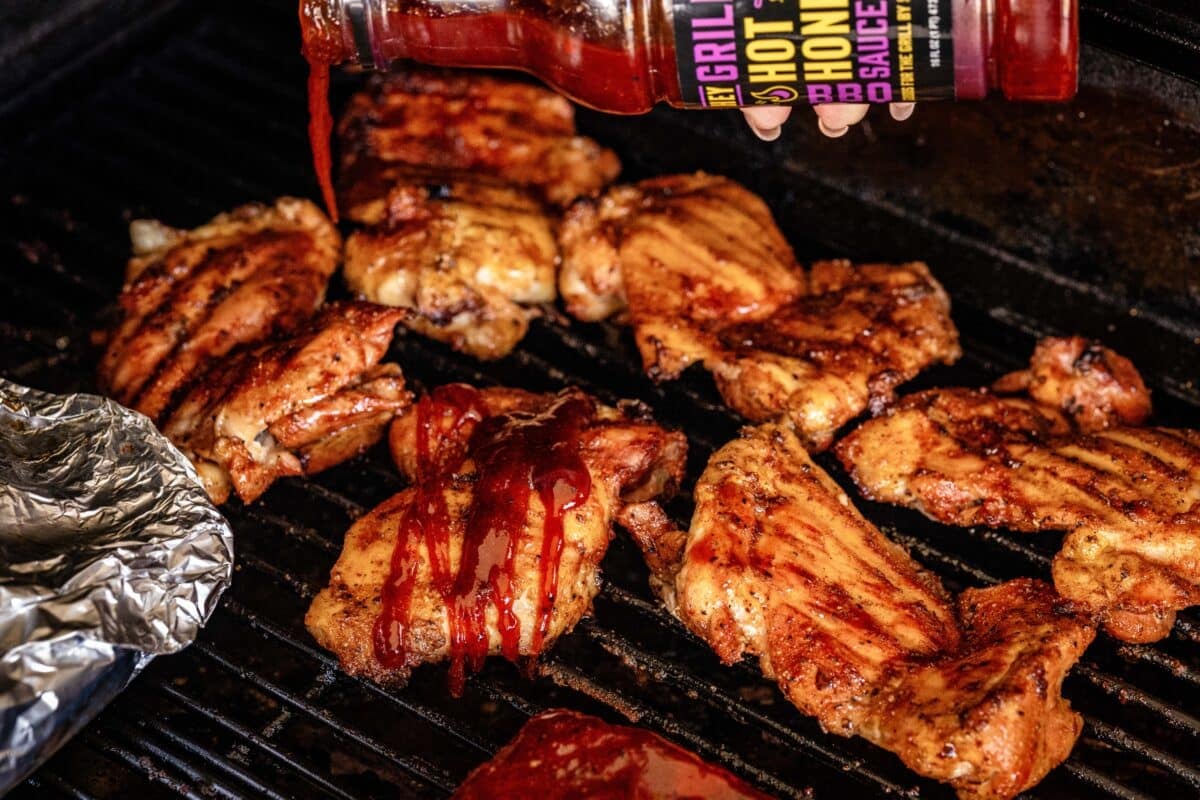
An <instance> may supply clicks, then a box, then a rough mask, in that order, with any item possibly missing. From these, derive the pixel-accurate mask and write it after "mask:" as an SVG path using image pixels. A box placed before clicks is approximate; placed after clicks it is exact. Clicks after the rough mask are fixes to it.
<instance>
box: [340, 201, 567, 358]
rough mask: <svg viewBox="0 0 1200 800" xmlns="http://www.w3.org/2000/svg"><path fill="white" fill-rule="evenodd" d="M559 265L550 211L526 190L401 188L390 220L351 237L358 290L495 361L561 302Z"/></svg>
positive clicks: (423, 329)
mask: <svg viewBox="0 0 1200 800" xmlns="http://www.w3.org/2000/svg"><path fill="white" fill-rule="evenodd" d="M557 261H558V246H557V244H556V242H555V241H554V233H553V231H552V229H551V222H550V218H549V216H547V214H546V212H545V210H544V209H543V208H542V206H541V204H540V203H538V202H536V201H534V200H532V199H531V198H530V197H529V196H528V195H527V194H525V193H523V192H522V191H520V190H517V189H512V188H509V187H504V186H480V185H472V184H455V185H451V186H445V187H441V188H440V189H438V190H436V191H433V190H430V189H426V188H424V187H400V188H397V189H395V190H393V192H392V193H391V194H390V195H389V200H388V206H387V209H386V217H385V218H383V219H381V220H380V221H379V222H378V223H377V224H375V225H373V226H371V227H369V228H366V229H364V230H360V231H357V232H355V233H353V234H351V235H350V238H349V239H348V240H347V242H346V266H345V275H346V282H347V284H348V285H349V287H350V289H351V290H352V291H353V292H355V293H356V294H358V295H360V296H362V297H366V298H368V299H370V300H373V301H375V302H379V303H385V304H387V305H392V306H400V307H402V308H406V309H410V310H412V311H413V312H414V313H412V314H411V315H410V316H409V317H407V318H406V320H405V325H407V326H408V327H409V328H411V329H413V330H415V331H417V332H418V333H421V334H423V335H425V336H428V337H430V338H431V339H437V340H439V341H443V342H447V343H448V344H450V345H451V346H453V347H454V348H455V349H456V350H461V351H463V352H466V353H470V354H471V355H474V356H476V357H478V358H483V359H490V358H499V357H501V356H504V355H506V354H507V353H509V352H510V351H511V350H512V349H513V348H514V347H515V346H516V345H517V343H518V342H519V341H521V339H522V338H524V336H525V332H526V330H527V329H528V327H529V322H530V320H531V319H533V318H534V317H536V316H538V314H539V313H540V311H539V309H538V304H542V303H552V302H553V301H554V298H555V267H556V265H557Z"/></svg>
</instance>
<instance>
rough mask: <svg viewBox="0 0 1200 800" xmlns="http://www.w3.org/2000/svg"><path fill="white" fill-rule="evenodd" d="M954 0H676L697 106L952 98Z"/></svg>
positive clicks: (680, 58)
mask: <svg viewBox="0 0 1200 800" xmlns="http://www.w3.org/2000/svg"><path fill="white" fill-rule="evenodd" d="M951 2H952V0H674V17H675V53H676V61H677V63H678V65H679V84H680V87H681V88H682V90H683V100H684V102H685V103H687V104H688V105H692V106H697V107H701V108H735V107H738V106H756V105H781V104H782V105H790V104H793V103H810V104H817V103H890V102H912V101H916V100H933V99H942V98H953V97H954V38H953V36H952V31H953V27H952V25H951V20H950V5H951Z"/></svg>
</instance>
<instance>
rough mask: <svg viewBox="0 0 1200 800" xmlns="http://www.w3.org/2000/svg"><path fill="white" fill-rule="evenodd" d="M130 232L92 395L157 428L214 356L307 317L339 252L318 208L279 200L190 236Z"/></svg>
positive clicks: (156, 226)
mask: <svg viewBox="0 0 1200 800" xmlns="http://www.w3.org/2000/svg"><path fill="white" fill-rule="evenodd" d="M130 232H131V234H132V238H133V246H134V257H133V258H132V259H131V260H130V262H129V267H128V270H127V273H126V282H125V288H124V289H123V291H122V292H121V297H120V305H121V310H122V311H123V312H124V318H123V319H122V321H121V322H120V324H119V325H118V326H117V328H116V330H115V331H114V332H113V333H112V336H111V338H110V339H109V342H108V349H107V351H106V352H105V353H104V356H103V358H102V360H101V362H100V387H101V389H102V391H104V392H105V393H106V394H108V395H109V396H111V397H113V398H114V399H116V400H117V401H119V402H121V403H124V404H125V405H127V406H130V407H132V408H135V409H137V410H138V411H141V412H142V413H144V414H146V415H147V416H149V417H150V418H151V419H153V420H155V421H156V422H157V421H161V420H162V418H163V415H164V414H165V413H166V412H168V411H169V410H170V409H171V407H172V405H173V403H174V402H175V401H176V400H177V399H178V395H179V393H180V392H181V390H183V389H184V388H185V387H186V386H187V385H188V383H190V382H191V381H192V380H193V379H195V378H196V377H197V376H198V375H199V374H200V373H202V372H203V371H204V370H205V369H206V368H207V367H208V366H210V365H211V364H213V363H214V362H216V361H217V360H219V359H220V358H221V357H222V356H224V355H226V354H228V353H230V352H231V351H232V350H234V348H236V347H239V346H242V345H247V344H251V343H257V342H260V341H264V340H266V339H268V338H270V337H272V336H276V335H279V334H282V333H286V332H288V331H291V330H294V329H295V328H296V327H297V326H298V325H300V324H301V323H303V322H304V320H306V319H307V318H308V317H310V316H311V315H312V314H313V312H314V311H315V310H316V308H317V306H318V305H320V303H321V300H322V298H324V296H325V285H326V283H327V282H328V281H329V277H330V275H332V274H333V271H334V269H336V268H337V263H338V258H339V255H340V251H341V245H342V242H341V237H340V236H339V235H338V232H337V229H336V228H334V227H333V225H332V224H330V222H329V220H328V219H327V218H326V217H325V215H324V214H323V213H322V212H321V211H320V209H318V208H317V207H316V206H315V205H313V204H312V203H310V202H308V201H307V200H297V199H294V198H286V197H285V198H281V199H280V200H278V201H276V202H275V205H273V206H261V205H247V206H242V207H241V208H238V209H236V210H234V211H231V212H229V213H226V214H221V215H219V216H217V217H215V218H214V219H213V220H212V221H211V222H209V223H207V224H205V225H202V226H200V227H199V228H196V229H195V230H191V231H181V230H176V229H174V228H169V227H167V226H165V225H162V224H161V223H158V222H152V221H146V220H138V221H136V222H134V223H133V224H132V225H131V226H130Z"/></svg>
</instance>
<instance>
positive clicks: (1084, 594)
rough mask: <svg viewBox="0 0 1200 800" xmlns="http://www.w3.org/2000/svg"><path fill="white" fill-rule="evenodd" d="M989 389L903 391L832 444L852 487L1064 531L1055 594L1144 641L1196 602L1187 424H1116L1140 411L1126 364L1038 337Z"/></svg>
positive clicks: (1199, 584) (1195, 522)
mask: <svg viewBox="0 0 1200 800" xmlns="http://www.w3.org/2000/svg"><path fill="white" fill-rule="evenodd" d="M996 386H997V388H998V389H1000V390H1005V391H1009V390H1014V389H1020V388H1025V387H1028V389H1029V391H1030V393H1031V394H1032V395H1033V396H1034V398H1035V399H1029V398H1027V397H1021V396H998V395H996V394H992V393H989V392H988V391H987V390H971V389H934V390H930V391H926V392H919V393H917V394H914V395H911V396H909V397H905V398H903V399H902V400H901V401H900V402H898V403H897V404H896V405H895V406H894V407H893V408H890V409H888V411H887V412H886V413H885V414H884V415H883V416H880V417H878V418H876V419H873V420H871V421H869V422H866V423H864V424H863V425H862V426H861V427H859V428H858V429H857V430H855V431H854V432H853V433H851V434H850V435H849V436H847V437H846V438H845V439H843V440H842V441H841V442H840V443H839V444H838V447H837V452H838V455H839V457H840V458H841V460H842V462H843V463H844V464H845V465H846V468H847V469H848V470H849V471H850V473H851V475H852V477H853V478H854V480H855V482H856V483H857V484H858V485H859V487H860V489H861V490H862V492H863V494H864V495H865V496H867V497H870V498H872V499H875V500H880V501H883V502H891V503H897V504H900V505H907V506H911V507H913V508H916V509H918V510H920V511H922V512H923V513H925V514H926V515H928V516H930V517H932V518H933V519H936V520H939V521H941V522H946V523H950V524H954V525H987V526H990V527H1005V528H1010V529H1013V530H1018V531H1031V532H1032V531H1041V530H1065V531H1067V532H1068V535H1067V537H1066V539H1065V540H1064V541H1063V547H1062V550H1061V551H1060V552H1059V554H1058V555H1057V556H1056V557H1055V559H1054V564H1053V572H1054V582H1055V586H1056V588H1057V589H1058V591H1059V593H1060V594H1061V595H1063V596H1064V597H1066V598H1068V599H1070V600H1073V601H1076V602H1078V603H1079V604H1081V605H1082V606H1083V607H1085V608H1087V609H1088V610H1089V611H1091V612H1092V613H1094V614H1096V615H1097V616H1098V617H1099V618H1100V619H1101V620H1102V621H1103V622H1104V624H1105V627H1106V628H1107V629H1108V631H1109V632H1110V633H1111V634H1113V635H1114V636H1116V637H1117V638H1120V639H1124V640H1126V641H1135V642H1149V641H1155V640H1157V639H1159V638H1161V637H1163V636H1165V635H1167V633H1169V632H1170V629H1171V626H1172V624H1173V623H1174V619H1175V612H1176V611H1177V610H1179V609H1182V608H1186V607H1188V606H1190V605H1194V604H1197V603H1200V433H1198V432H1196V431H1189V430H1168V429H1165V428H1138V427H1129V426H1131V425H1135V424H1137V423H1139V422H1141V421H1143V420H1144V419H1145V417H1146V416H1147V415H1148V413H1149V410H1150V401H1149V395H1148V392H1147V391H1146V389H1145V386H1144V385H1143V384H1142V381H1141V379H1140V377H1138V376H1137V373H1136V371H1134V370H1133V367H1132V365H1131V364H1129V362H1128V361H1126V360H1125V359H1124V358H1122V357H1121V356H1119V355H1117V354H1116V353H1113V352H1112V351H1110V350H1106V349H1105V348H1103V347H1100V346H1099V345H1097V344H1095V343H1090V342H1086V341H1083V340H1080V339H1049V340H1045V341H1043V342H1042V343H1040V344H1039V346H1038V349H1037V351H1036V352H1035V356H1034V360H1033V364H1032V367H1031V370H1030V371H1029V372H1027V373H1016V374H1015V375H1010V376H1006V377H1005V378H1003V379H1001V380H1000V381H999V382H997V384H996Z"/></svg>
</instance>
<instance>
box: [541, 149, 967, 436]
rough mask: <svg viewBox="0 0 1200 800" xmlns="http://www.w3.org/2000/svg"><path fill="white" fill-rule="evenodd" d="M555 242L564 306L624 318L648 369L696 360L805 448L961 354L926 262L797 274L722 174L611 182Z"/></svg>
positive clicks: (837, 264) (756, 209)
mask: <svg viewBox="0 0 1200 800" xmlns="http://www.w3.org/2000/svg"><path fill="white" fill-rule="evenodd" d="M559 242H560V245H561V246H562V250H563V269H562V272H561V273H560V276H559V290H560V292H561V293H562V295H563V298H564V300H565V301H566V303H567V309H568V311H570V312H571V313H572V314H573V315H575V316H576V317H578V318H580V319H584V320H596V319H602V318H604V317H606V316H609V315H611V314H615V313H622V314H623V315H624V316H626V317H627V318H628V319H629V321H630V322H631V323H632V325H633V328H634V335H635V338H636V340H637V344H638V348H639V350H640V351H641V355H642V362H643V364H644V365H645V367H646V370H647V372H649V373H650V375H652V376H653V377H655V378H656V379H668V378H674V377H676V376H678V375H679V374H680V373H681V372H682V371H683V370H684V369H685V368H686V367H688V366H689V365H690V364H693V363H703V364H704V366H705V367H706V368H707V369H708V370H709V371H711V372H712V373H713V376H714V377H715V379H716V381H717V385H718V388H719V389H720V391H721V394H722V396H723V397H724V398H725V401H726V402H727V403H729V405H730V406H732V407H733V408H734V409H735V410H736V411H738V412H739V413H741V414H742V415H744V416H745V417H747V418H749V419H751V420H754V421H766V420H771V419H775V418H778V417H781V416H786V417H787V418H788V419H789V420H790V421H791V422H792V424H793V425H795V426H796V429H797V430H798V431H800V433H801V435H802V436H803V438H804V439H805V443H806V445H807V446H808V447H809V448H810V449H816V450H819V449H823V448H825V447H827V446H828V445H829V444H830V443H831V441H832V439H833V435H834V432H835V431H836V430H837V429H838V428H839V427H841V426H842V425H844V424H845V423H846V422H848V421H849V420H851V419H853V418H854V417H856V416H858V415H859V414H860V413H862V412H863V411H864V410H865V409H866V408H867V407H868V406H871V405H879V404H881V403H883V402H885V401H886V400H888V399H890V398H891V396H892V391H893V390H894V388H895V387H896V386H897V385H899V384H900V383H903V382H904V381H907V380H910V379H911V378H913V377H914V376H916V374H917V373H918V372H920V371H921V370H922V369H924V368H925V367H927V366H930V365H931V364H934V363H937V362H944V363H950V362H952V361H954V360H955V359H956V358H958V355H959V347H958V333H957V331H956V330H955V328H954V325H953V323H952V322H951V321H950V301H949V299H948V298H947V296H946V293H945V291H943V289H942V287H941V286H940V285H939V284H938V283H937V281H936V280H934V278H933V276H932V275H930V273H929V270H928V268H927V267H926V266H925V265H924V264H918V263H912V264H901V265H884V264H867V265H862V266H851V265H850V264H849V263H848V262H844V261H827V262H819V263H817V264H815V265H813V267H812V269H811V271H810V272H809V273H808V274H807V275H806V274H805V273H804V271H803V270H801V269H800V268H799V266H797V264H796V263H795V260H794V257H793V255H792V251H791V249H790V248H789V247H788V244H787V242H786V241H785V240H784V239H783V236H782V235H781V234H780V232H779V230H778V228H776V227H775V223H774V220H773V219H772V218H771V214H770V211H769V210H768V209H767V207H766V205H765V204H764V203H763V202H762V200H761V199H759V198H758V197H756V196H755V195H753V194H751V193H750V192H748V191H747V190H746V189H744V188H742V187H741V186H739V185H737V184H736V183H734V182H732V181H730V180H727V179H725V178H719V177H714V176H710V175H704V174H702V173H700V174H695V175H674V176H666V177H662V178H653V179H651V180H648V181H643V182H641V183H638V184H635V185H633V186H619V187H616V188H614V189H612V190H611V191H609V192H608V193H607V194H606V195H605V196H604V197H602V198H600V200H598V201H580V202H579V203H577V204H576V205H575V206H574V207H572V208H571V209H570V210H569V211H568V213H567V216H566V218H565V220H564V222H563V226H562V229H561V231H560V234H559Z"/></svg>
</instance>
